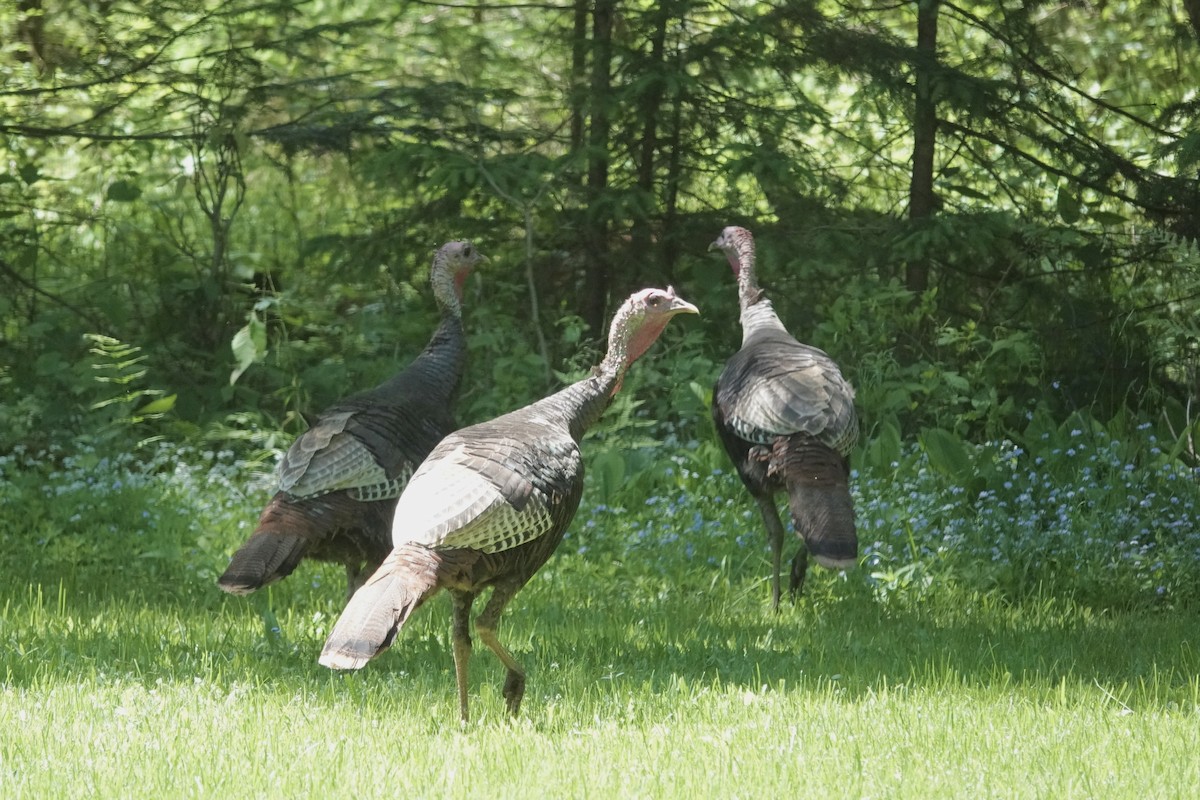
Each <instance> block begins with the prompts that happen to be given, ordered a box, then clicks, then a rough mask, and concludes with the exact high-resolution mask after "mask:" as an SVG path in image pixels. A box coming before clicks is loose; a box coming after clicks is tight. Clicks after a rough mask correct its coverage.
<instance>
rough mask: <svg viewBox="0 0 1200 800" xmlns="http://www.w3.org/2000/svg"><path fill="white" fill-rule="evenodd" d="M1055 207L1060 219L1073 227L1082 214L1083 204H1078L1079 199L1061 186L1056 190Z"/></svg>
mask: <svg viewBox="0 0 1200 800" xmlns="http://www.w3.org/2000/svg"><path fill="white" fill-rule="evenodd" d="M1055 207H1056V208H1057V209H1058V215H1059V216H1060V217H1062V220H1063V222H1065V223H1067V224H1068V225H1074V224H1075V223H1076V222H1078V221H1079V217H1080V216H1081V215H1082V214H1083V203H1082V202H1080V200H1079V197H1078V196H1076V195H1074V194H1072V193H1071V191H1070V190H1069V189H1066V188H1064V187H1061V186H1060V187H1059V189H1058V199H1057V201H1055Z"/></svg>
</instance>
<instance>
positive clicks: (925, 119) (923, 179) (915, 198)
mask: <svg viewBox="0 0 1200 800" xmlns="http://www.w3.org/2000/svg"><path fill="white" fill-rule="evenodd" d="M937 18H938V0H919V2H918V3H917V57H916V62H915V64H914V72H915V74H916V109H915V114H914V117H913V165H912V183H911V184H910V185H909V192H908V218H909V219H910V220H921V219H927V218H929V217H931V216H933V214H934V211H935V210H936V206H937V198H936V197H935V196H934V193H933V154H934V146H935V145H936V143H937V122H938V120H937V102H936V100H935V99H934V96H933V77H934V73H935V72H936V70H937ZM905 285H906V286H907V287H908V289H909V290H910V291H912V292H917V293H920V292H923V291H925V290H926V289H927V288H929V264H928V262H927V261H925V260H924V259H921V260H919V261H915V262H910V263H909V265H908V271H907V274H906V275H905Z"/></svg>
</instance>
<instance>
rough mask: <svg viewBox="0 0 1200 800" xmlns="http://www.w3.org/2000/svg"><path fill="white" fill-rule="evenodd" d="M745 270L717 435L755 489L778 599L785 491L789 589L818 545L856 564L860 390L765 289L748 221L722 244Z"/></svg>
mask: <svg viewBox="0 0 1200 800" xmlns="http://www.w3.org/2000/svg"><path fill="white" fill-rule="evenodd" d="M714 247H718V248H720V249H722V250H723V251H725V253H726V255H727V257H728V258H729V261H730V265H731V266H733V269H734V273H735V274H736V275H737V277H738V288H739V292H738V294H739V303H740V305H741V323H742V347H741V349H739V350H738V351H737V353H735V354H734V355H733V356H732V357H731V358H730V359H729V361H728V362H727V363H726V365H725V368H724V369H723V370H722V372H721V375H720V377H719V378H718V379H717V382H716V386H715V387H714V389H713V404H712V414H713V422H714V423H715V426H716V429H717V433H718V436H719V437H720V439H721V442H722V444H723V445H724V447H725V451H726V452H727V453H728V454H729V457H730V460H732V461H733V463H734V466H735V467H736V469H737V472H738V475H739V476H740V477H741V479H742V482H743V483H744V484H745V486H746V488H747V489H748V490H749V492H750V494H751V496H752V497H753V498H754V500H755V502H756V504H757V505H758V507H759V511H760V513H761V514H762V517H763V522H764V524H765V525H766V528H767V534H768V539H769V541H770V544H771V550H772V567H773V574H772V583H771V594H772V604H773V606H774V607H776V608H777V607H778V606H779V600H780V595H781V592H780V585H779V575H780V571H781V562H782V550H783V541H784V538H785V536H784V527H783V523H782V521H781V519H780V516H779V511H778V509H777V508H776V505H775V497H776V495H778V494H781V493H783V494H786V495H787V499H788V507H789V511H790V512H791V518H792V523H793V527H794V529H795V532H796V534H797V535H798V536H799V538H800V540H801V546H800V549H799V551H798V552H797V554H796V556H795V558H794V559H793V562H792V569H791V578H790V584H789V589H790V592H791V594H792V596H793V597H795V596H796V595H797V594H799V593H800V591H801V590H802V589H803V584H804V579H805V575H806V573H807V568H808V556H809V554H811V555H812V556H813V557H814V558H816V560H817V563H818V564H821V565H822V566H825V567H829V568H831V569H848V568H851V567H853V566H854V565H855V564H856V563H857V555H858V536H857V532H856V530H855V523H854V506H853V502H852V499H851V496H850V487H849V461H848V459H849V456H850V453H851V451H852V450H853V448H854V444H855V442H856V441H857V439H858V416H857V413H856V411H855V408H854V390H853V388H852V387H851V386H850V384H849V382H848V381H846V379H845V378H844V377H843V376H842V373H841V370H840V369H838V366H837V364H836V363H835V362H834V361H833V359H831V358H830V357H829V356H828V355H827V354H826V353H825V352H823V351H821V350H819V349H817V348H815V347H812V346H809V345H806V344H802V343H800V342H798V341H796V339H795V338H794V337H793V336H792V335H791V334H790V333H788V331H787V329H786V328H785V327H784V326H783V323H782V322H780V320H779V318H778V316H776V314H775V311H774V309H773V308H772V306H771V303H770V301H769V300H767V299H766V298H765V297H764V295H763V292H762V291H761V290H760V289H759V288H758V285H757V282H756V279H755V275H754V244H753V238H752V237H751V235H750V232H749V231H747V230H745V229H744V228H737V227H730V228H726V229H725V231H724V232H723V233H722V235H721V238H719V239H718V240H717V241H716V242H715V243H714Z"/></svg>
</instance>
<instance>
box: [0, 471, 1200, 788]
mask: <svg viewBox="0 0 1200 800" xmlns="http://www.w3.org/2000/svg"><path fill="white" fill-rule="evenodd" d="M695 479H696V480H703V481H708V482H709V486H710V489H709V491H708V492H707V493H702V492H701V491H700V489H699V487H696V486H690V487H689V486H684V487H683V488H684V489H687V490H689V491H691V492H693V493H694V494H695V496H696V497H697V498H700V499H702V500H703V502H700V499H698V501H697V503H695V504H689V503H688V502H686V497H687V496H690V495H680V496H678V497H675V498H673V499H671V500H669V501H668V500H661V499H660V500H656V499H654V498H648V499H647V500H646V501H645V503H644V504H642V505H639V506H637V507H634V506H633V505H632V504H627V507H626V508H615V507H606V506H604V505H601V504H600V503H598V502H597V500H596V499H595V498H590V499H589V500H588V501H587V504H586V505H585V507H584V508H583V509H582V510H581V512H580V514H579V517H578V518H577V520H576V524H575V525H574V526H573V527H572V530H571V532H570V534H569V535H568V537H567V539H566V541H565V542H564V544H563V546H562V547H561V548H560V550H559V552H558V554H557V555H556V556H555V557H554V558H553V559H552V560H551V562H550V564H549V565H548V566H547V567H546V568H545V569H544V570H543V571H542V572H541V573H539V574H538V575H537V576H536V577H535V579H534V580H533V582H532V583H531V584H530V585H529V586H528V587H527V588H526V590H525V591H524V592H522V593H521V594H520V595H518V597H517V599H516V600H515V601H514V602H513V604H512V605H511V606H510V610H509V612H508V613H507V614H506V617H505V623H504V625H503V627H502V629H501V635H502V637H503V638H504V639H505V641H506V642H508V643H509V644H510V645H511V647H512V649H513V651H514V653H515V654H516V655H517V657H518V658H520V659H522V660H523V662H524V663H525V664H526V666H527V667H528V669H529V687H528V691H527V693H526V697H525V703H524V706H523V708H522V713H521V716H520V717H519V718H517V719H516V720H512V719H510V718H508V717H507V715H506V714H505V712H504V703H503V699H502V698H501V696H500V682H501V680H502V677H503V675H502V670H501V669H500V667H499V665H498V664H497V662H496V660H495V659H494V658H493V656H492V655H491V654H490V653H489V652H487V651H486V649H485V648H482V647H479V648H477V651H476V655H475V658H474V660H473V662H472V675H471V679H472V681H471V682H472V687H471V701H472V709H471V710H472V717H473V719H472V722H471V724H470V725H469V726H467V727H466V728H465V729H463V728H461V727H460V726H459V724H458V722H457V701H456V697H455V690H454V677H453V670H452V661H451V656H450V648H449V637H448V622H449V604H448V602H446V599H445V597H441V598H438V599H436V600H434V601H433V602H431V603H430V604H429V605H428V606H427V607H426V608H424V609H423V610H422V611H421V612H419V613H418V614H417V615H416V618H415V619H414V620H413V622H412V624H411V625H410V626H409V627H408V628H406V629H405V630H404V631H403V633H402V635H401V637H400V639H399V640H398V642H397V644H396V646H395V647H393V648H392V650H391V651H389V652H388V653H387V654H385V655H384V656H382V657H380V658H379V659H377V660H376V661H375V662H373V663H372V664H371V665H369V666H368V667H367V668H366V669H364V670H363V671H362V672H359V673H356V674H351V675H340V674H334V673H331V672H329V671H328V670H325V669H323V668H322V667H320V666H319V665H318V664H317V663H316V656H317V653H318V651H319V650H320V646H321V644H322V642H323V640H324V636H325V634H326V633H327V632H328V629H329V627H330V625H331V624H332V621H333V618H334V616H335V615H336V614H337V611H338V609H339V607H340V603H341V600H342V578H341V576H340V574H339V573H338V572H337V571H336V570H334V569H332V568H327V567H323V566H320V565H307V564H306V565H304V566H302V567H301V569H300V571H299V572H298V573H297V574H296V575H294V576H292V577H291V578H290V579H288V580H287V581H284V582H283V583H281V584H279V585H278V586H276V587H273V588H272V589H271V590H269V591H268V592H263V593H260V594H259V595H257V596H254V597H251V598H235V597H229V596H225V595H223V594H222V593H221V592H219V591H218V590H217V589H216V587H215V586H214V585H213V582H212V581H213V578H214V577H215V574H216V572H217V571H218V570H219V569H220V568H221V567H223V565H224V564H223V559H224V557H225V552H226V550H227V549H228V548H229V547H232V546H233V545H234V544H235V543H236V542H238V541H240V538H241V537H242V536H244V530H238V529H237V522H238V521H239V520H240V519H241V518H242V517H244V516H245V515H247V514H248V515H249V516H251V517H252V516H253V513H254V507H255V504H256V503H258V502H259V501H260V500H261V497H260V496H259V495H257V494H255V493H253V492H251V493H250V494H248V495H244V496H235V495H231V494H230V493H231V492H233V489H232V488H230V487H236V485H237V481H236V479H235V476H234V477H230V478H229V481H228V483H227V484H223V483H221V482H219V481H217V482H211V481H210V482H209V484H207V489H206V490H205V491H198V488H197V487H196V486H193V485H191V484H190V483H189V481H190V480H191V478H188V476H187V475H183V476H182V477H181V476H180V475H178V474H177V475H175V476H169V477H168V478H167V479H165V480H166V481H167V484H169V485H172V486H175V485H178V491H176V490H169V491H162V493H161V495H155V497H156V498H157V500H156V502H157V505H155V506H153V509H154V513H153V514H152V515H150V516H148V517H146V519H148V520H153V521H154V525H153V526H152V527H153V529H154V530H153V532H152V533H146V531H145V530H142V531H141V532H140V533H139V531H135V530H127V529H125V527H124V526H125V525H127V524H128V525H133V524H135V522H136V520H137V519H139V518H142V513H143V511H144V510H145V508H144V507H145V506H146V498H145V497H144V496H143V495H142V494H138V492H149V493H150V494H154V492H155V491H159V490H158V489H153V487H151V488H146V487H145V486H142V487H140V488H139V487H138V486H132V487H131V486H130V485H129V482H128V481H127V482H126V484H125V485H123V486H122V488H121V489H120V491H118V492H110V493H109V495H108V497H109V498H110V499H109V501H108V502H107V504H106V505H105V508H107V509H108V513H107V514H99V513H95V514H93V515H90V516H89V515H84V516H83V518H81V519H80V520H77V521H76V523H75V528H74V529H69V530H68V528H69V526H68V525H66V524H65V521H66V520H69V519H70V517H71V516H72V514H71V513H70V512H71V509H70V508H68V507H61V508H57V507H56V506H55V505H54V504H53V503H50V504H48V505H46V507H45V509H43V511H42V512H38V513H41V516H40V517H38V518H37V519H33V520H32V521H30V517H37V514H36V513H34V512H32V511H30V510H29V509H30V506H29V505H28V502H31V501H30V495H29V494H28V489H26V490H25V491H26V494H25V495H21V496H18V495H17V494H15V493H13V492H16V491H19V490H20V487H17V489H15V490H14V489H12V487H10V495H9V499H14V498H15V500H16V501H18V502H14V503H9V504H7V505H3V504H0V505H2V508H0V525H4V526H8V527H7V528H6V530H7V531H8V532H7V533H0V538H2V540H3V541H2V542H0V543H3V544H4V545H5V549H6V551H7V552H6V553H5V554H4V555H2V556H0V565H2V566H3V568H4V570H5V574H7V575H8V576H9V580H7V581H5V582H4V583H3V585H0V645H3V649H2V651H0V679H2V684H0V731H2V733H0V797H5V798H43V797H45V798H51V797H53V798H58V797H99V798H105V797H113V798H130V797H138V798H142V797H171V798H174V797H204V798H227V797H272V798H273V797H333V796H353V797H408V796H413V797H481V796H482V797H514V798H526V797H571V798H574V797H597V798H607V797H683V798H691V797H746V798H763V797H771V796H786V797H855V798H857V797H862V798H867V797H914V798H935V797H953V798H962V797H989V798H991V797H1019V798H1028V797H1046V798H1072V797H1081V798H1083V797H1086V798H1094V797H1101V798H1122V797H1129V798H1149V797H1153V798H1172V797H1181V798H1183V797H1195V796H1200V757H1198V754H1200V625H1198V624H1197V623H1198V619H1197V614H1196V613H1195V611H1194V607H1191V606H1189V605H1188V604H1182V605H1180V606H1178V607H1167V606H1158V605H1154V604H1153V603H1140V602H1135V603H1130V604H1114V605H1113V606H1111V607H1100V606H1097V605H1096V604H1091V605H1085V604H1082V603H1080V602H1079V601H1077V600H1071V599H1068V598H1067V597H1066V594H1067V593H1063V592H1056V591H1054V590H1053V587H1045V588H1043V589H1040V590H1034V591H1030V592H1027V593H1025V594H1022V595H1019V596H1015V595H1013V594H1012V593H1009V592H1003V591H1000V590H997V589H988V588H983V587H981V586H979V585H973V584H972V583H971V582H969V581H967V580H965V579H963V578H962V577H961V576H959V577H956V573H955V572H953V571H949V572H938V573H931V578H930V580H928V581H924V582H918V583H912V584H905V583H904V582H903V581H901V582H899V583H894V585H892V586H891V588H890V589H889V590H888V591H884V588H885V587H884V584H885V583H886V581H883V582H881V579H880V577H879V576H878V574H875V575H874V576H873V575H872V573H871V571H870V568H869V567H868V568H865V569H861V570H859V571H858V572H856V573H853V574H851V575H849V576H846V577H840V576H836V575H832V574H830V573H828V572H824V571H814V572H813V574H812V576H811V578H810V586H809V590H808V593H807V596H806V597H805V598H803V599H802V600H801V601H800V602H799V603H798V604H796V605H794V606H793V605H790V604H785V605H784V607H783V608H782V610H781V612H780V613H779V614H773V613H772V612H771V611H770V610H769V603H768V589H767V585H766V573H767V557H766V547H765V542H764V539H765V537H764V536H763V534H762V531H761V530H760V529H759V527H758V522H757V520H756V519H754V518H753V517H752V516H750V517H748V516H747V515H746V514H745V511H746V507H747V504H745V503H742V502H741V498H740V497H739V496H738V495H737V494H736V491H735V490H736V489H737V487H736V485H735V484H734V483H733V482H732V481H731V480H729V479H728V476H725V475H717V476H705V477H704V478H703V479H701V478H698V477H696V478H695ZM51 480H52V481H59V480H61V478H52V479H51ZM155 485H156V486H157V485H158V484H155ZM131 492H132V494H131ZM65 494H68V495H69V494H70V493H69V492H68V493H65ZM93 494H94V493H93ZM701 494H703V497H702V498H701ZM213 496H217V497H219V498H224V499H222V500H221V501H220V502H212V503H208V504H206V502H207V501H206V502H199V501H198V500H197V499H196V498H203V497H208V498H209V499H210V500H211V499H212V497H213ZM22 497H23V498H24V500H25V501H27V504H26V506H25V509H26V511H27V512H28V513H26V514H24V515H23V516H20V517H18V516H17V515H16V513H15V511H16V510H17V509H18V508H19V507H20V506H21V503H20V501H21V499H22ZM229 497H233V499H232V500H228V498H229ZM866 505H867V504H864V510H862V511H860V520H861V521H862V522H863V524H864V526H866V525H870V524H872V523H871V514H873V513H874V512H873V511H872V510H871V509H872V508H874V506H871V507H870V508H866V507H865V506H866ZM697 515H699V517H697ZM23 519H24V520H25V523H22V520H23ZM131 520H132V522H131ZM687 520H695V524H694V526H692V527H691V528H690V527H689V526H688V524H686V521H687ZM21 524H26V525H32V527H31V528H28V529H26V530H24V531H21V532H19V531H18V528H17V527H15V526H20V525H21ZM147 524H149V523H147ZM693 528H694V529H695V532H694V533H693ZM56 530H57V534H55V531H56ZM34 534H37V535H44V536H46V537H47V539H46V541H44V542H42V543H41V544H39V545H38V546H37V548H36V549H35V548H34V546H33V545H32V544H29V545H27V549H26V550H25V551H21V550H20V549H19V543H20V542H23V541H24V542H28V541H30V537H31V536H33V535H34ZM676 534H677V536H676ZM138 536H142V537H149V540H150V541H147V542H142V543H141V544H138V545H136V546H135V545H134V544H133V543H134V541H135V538H136V537H138ZM22 537H24V538H22ZM89 537H91V539H90V540H89ZM114 537H115V538H114ZM739 538H740V540H741V541H740V542H739ZM95 539H102V540H104V541H108V542H110V543H113V544H112V546H111V547H104V548H99V549H96V548H94V547H93V549H90V550H89V549H87V547H86V546H85V545H86V544H87V543H88V542H89V541H92V543H93V544H94V540H95ZM39 541H40V540H39ZM122 542H124V543H126V544H128V545H129V548H130V553H131V555H129V557H128V558H126V559H124V560H122V559H121V558H118V557H116V556H115V555H114V553H120V552H121V549H120V547H118V546H117V545H119V544H121V543H122ZM151 542H152V543H151ZM81 548H83V550H84V552H83V555H82V556H77V557H75V558H74V560H73V561H72V560H71V559H70V558H68V556H70V555H71V554H72V553H76V554H77V553H78V552H79V551H80V549H81ZM39 553H40V554H42V555H40V556H39V555H38V554H39ZM47 553H53V554H54V558H53V559H52V558H50V557H49V556H48V555H45V554H47ZM64 554H66V555H64ZM68 561H69V562H70V563H69V564H68V563H67V562H68ZM1150 591H1151V593H1152V592H1153V590H1152V589H1151V590H1150Z"/></svg>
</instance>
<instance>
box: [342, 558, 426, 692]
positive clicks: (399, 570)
mask: <svg viewBox="0 0 1200 800" xmlns="http://www.w3.org/2000/svg"><path fill="white" fill-rule="evenodd" d="M437 567H438V557H437V554H436V553H434V552H433V551H431V550H428V549H426V548H423V547H419V546H414V545H408V546H404V547H401V548H400V549H398V550H394V551H392V554H391V555H390V556H388V557H387V560H386V561H384V562H383V564H382V565H381V566H380V567H379V569H378V570H376V571H375V574H374V575H372V576H371V577H370V579H369V580H368V581H367V582H366V583H364V584H363V585H362V588H360V589H359V590H358V591H357V592H355V593H354V596H353V597H351V598H350V602H349V603H348V604H347V605H346V608H345V610H344V611H342V615H341V617H339V618H338V621H337V624H336V625H334V626H333V631H331V632H330V634H329V638H328V639H326V640H325V647H324V648H323V649H322V650H321V658H320V663H321V664H322V665H323V666H326V667H329V668H330V669H360V668H361V667H363V666H365V665H366V663H367V662H368V661H370V660H371V659H372V658H374V657H375V656H377V655H379V654H380V653H382V652H383V651H384V650H386V649H387V648H388V647H389V646H390V645H391V643H392V640H393V639H395V638H396V634H397V633H398V632H399V631H400V628H401V626H403V625H404V623H405V621H406V620H408V617H409V615H410V614H412V612H413V611H415V610H417V608H418V607H420V605H421V604H422V603H424V602H425V601H426V600H427V599H428V598H429V597H431V596H432V595H433V594H434V593H435V592H437V590H438V589H439V588H440V587H439V586H438V576H437Z"/></svg>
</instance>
